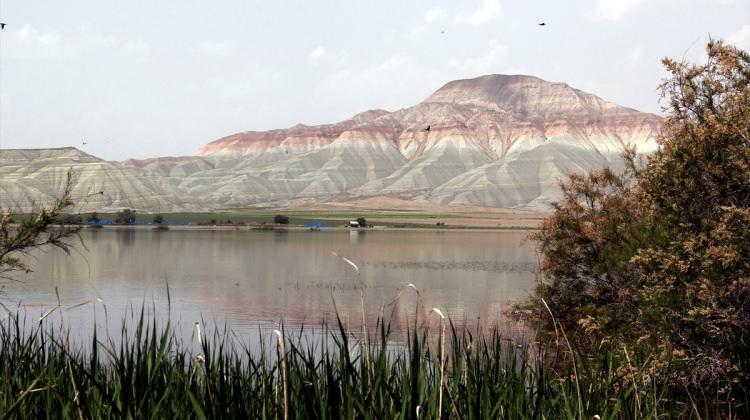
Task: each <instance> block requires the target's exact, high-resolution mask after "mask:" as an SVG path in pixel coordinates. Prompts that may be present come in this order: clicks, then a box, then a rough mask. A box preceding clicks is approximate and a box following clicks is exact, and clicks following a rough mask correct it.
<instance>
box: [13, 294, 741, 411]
mask: <svg viewBox="0 0 750 420" xmlns="http://www.w3.org/2000/svg"><path fill="white" fill-rule="evenodd" d="M436 313H438V315H442V313H440V312H438V311H436ZM135 315H136V316H135V323H134V324H128V323H126V322H125V321H123V323H122V326H121V328H120V331H119V335H117V337H116V338H117V339H116V340H115V339H114V338H115V337H114V335H113V336H109V335H108V337H106V338H102V337H99V336H97V335H96V330H95V331H94V334H93V338H92V340H91V341H90V342H87V343H86V344H79V345H73V344H71V343H70V342H69V337H70V336H71V334H70V331H69V330H67V329H65V328H64V327H61V326H59V325H58V324H52V323H51V318H52V316H47V317H46V318H45V319H42V320H41V322H40V321H39V319H38V318H37V317H34V318H28V319H27V318H25V317H24V315H21V314H9V315H8V316H7V318H5V320H3V321H2V323H0V412H1V413H2V417H3V418H41V417H61V418H105V417H123V418H124V417H129V418H147V417H159V418H166V417H169V418H266V419H271V418H279V419H281V418H348V419H350V418H395V419H412V418H417V417H418V418H422V419H425V418H433V419H434V418H459V419H485V418H514V419H515V418H556V419H581V418H583V419H590V418H593V417H594V416H599V418H601V419H628V418H653V419H656V418H659V419H669V418H691V417H693V418H698V417H703V418H706V417H710V418H721V417H725V418H747V417H748V416H750V412H749V411H748V401H747V399H746V400H745V401H740V402H736V401H735V403H734V405H733V406H732V409H731V410H732V411H730V410H729V409H722V410H718V409H716V407H719V406H720V404H717V402H716V401H707V402H706V401H699V400H696V401H695V402H694V403H691V402H690V401H682V400H681V399H680V398H676V397H675V396H674V395H669V394H668V388H669V387H668V386H666V385H665V384H656V383H652V384H648V386H636V384H635V383H633V382H632V381H631V380H629V379H627V378H628V377H626V376H625V375H624V374H622V373H621V372H623V371H630V370H632V368H633V367H634V366H635V367H637V366H638V364H637V363H635V361H633V365H631V366H625V365H623V364H622V363H621V362H620V361H621V360H625V359H624V357H623V355H622V354H620V353H619V350H617V349H613V348H608V347H607V346H602V350H601V352H600V354H597V355H596V356H595V357H593V358H592V357H589V358H582V357H581V356H580V355H578V354H575V353H574V352H572V351H571V353H570V354H568V355H567V356H566V357H567V359H568V360H569V362H568V363H556V364H555V365H554V366H551V365H550V364H549V363H547V362H546V361H548V360H549V359H550V357H549V356H550V355H549V354H548V352H549V351H552V347H546V346H544V345H534V346H531V345H529V346H521V348H519V345H518V344H517V343H514V342H512V341H510V340H508V339H506V338H505V337H504V336H503V335H502V334H501V330H500V328H498V327H491V328H486V329H482V328H480V327H476V328H472V329H470V328H469V327H466V326H459V325H458V324H456V323H454V322H453V321H451V320H450V319H449V318H447V317H446V319H443V317H442V316H441V317H440V336H439V337H438V343H439V344H438V352H437V354H435V352H434V351H431V350H430V349H431V344H432V341H433V340H432V338H431V337H430V334H429V331H428V330H427V328H424V327H421V326H420V324H419V320H418V319H414V321H413V323H410V326H409V331H408V335H407V337H408V340H407V341H403V340H401V339H400V338H401V337H402V336H401V334H393V333H392V331H391V326H390V324H389V323H388V322H387V321H386V320H384V319H383V318H382V316H381V317H379V319H378V320H377V324H376V328H375V329H374V330H371V331H370V332H369V335H370V341H369V342H368V343H369V344H368V345H367V347H369V348H368V349H367V351H365V349H364V348H363V346H364V345H365V344H364V341H363V339H362V337H360V336H359V334H360V333H359V331H358V330H357V329H354V330H353V331H350V330H348V329H346V328H345V327H344V323H343V322H342V321H341V319H340V318H337V319H336V322H335V324H334V325H332V326H328V325H323V326H322V327H321V328H322V329H323V332H322V333H321V334H317V335H310V334H306V331H305V330H304V328H299V329H295V330H291V331H292V333H291V334H287V333H285V331H286V329H287V328H288V327H286V326H282V327H281V328H280V329H279V331H278V333H277V335H274V334H273V333H268V332H263V331H259V332H258V334H261V335H264V336H265V337H262V338H263V340H261V343H265V342H268V341H269V340H271V339H275V341H276V343H277V344H276V346H275V348H270V349H267V348H265V344H262V345H261V348H260V349H255V350H251V349H250V347H249V346H248V345H247V344H246V343H243V342H242V339H241V338H240V337H238V336H237V335H235V334H232V332H231V331H229V330H227V329H226V328H225V329H223V330H222V329H220V328H214V330H213V331H209V330H206V329H205V328H201V324H198V325H197V326H196V331H195V338H194V340H195V341H184V340H182V339H180V338H179V336H178V334H177V333H176V331H175V329H174V328H173V326H172V325H171V324H170V322H168V321H166V322H164V323H163V324H159V323H158V322H157V321H155V320H154V319H151V317H150V316H149V315H148V314H147V313H146V311H145V310H144V309H143V308H142V309H141V310H140V313H136V314H135ZM128 325H130V326H128ZM396 337H398V339H397V338H396ZM193 343H195V344H193ZM196 347H197V350H196ZM555 348H556V347H555ZM574 348H575V347H572V349H574ZM365 354H367V355H368V357H369V360H365V358H364V357H365ZM632 357H633V356H632V355H631V356H630V357H629V359H632ZM571 359H575V361H576V363H575V364H573V363H572V360H571ZM623 363H625V362H623ZM628 363H629V362H628ZM574 368H575V370H574ZM625 368H627V369H625ZM642 377H643V378H646V377H648V376H647V375H645V374H644V375H643V376H642ZM642 384H643V383H641V385H642ZM686 398H687V397H686ZM725 408H726V406H725Z"/></svg>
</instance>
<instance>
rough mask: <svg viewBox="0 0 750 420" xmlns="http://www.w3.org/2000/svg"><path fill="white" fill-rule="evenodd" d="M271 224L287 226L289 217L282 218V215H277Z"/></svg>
mask: <svg viewBox="0 0 750 420" xmlns="http://www.w3.org/2000/svg"><path fill="white" fill-rule="evenodd" d="M273 222H274V223H276V224H277V225H288V224H289V217H288V216H284V215H282V214H277V215H276V216H274V217H273Z"/></svg>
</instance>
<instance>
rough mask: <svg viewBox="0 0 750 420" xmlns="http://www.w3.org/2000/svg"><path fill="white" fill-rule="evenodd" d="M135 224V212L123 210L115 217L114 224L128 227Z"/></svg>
mask: <svg viewBox="0 0 750 420" xmlns="http://www.w3.org/2000/svg"><path fill="white" fill-rule="evenodd" d="M133 222H135V210H130V209H124V210H121V211H118V212H117V214H116V215H115V223H117V224H121V225H129V224H132V223H133Z"/></svg>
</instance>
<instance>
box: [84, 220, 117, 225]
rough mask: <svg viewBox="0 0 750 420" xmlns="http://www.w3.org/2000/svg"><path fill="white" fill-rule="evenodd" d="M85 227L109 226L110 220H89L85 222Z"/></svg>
mask: <svg viewBox="0 0 750 420" xmlns="http://www.w3.org/2000/svg"><path fill="white" fill-rule="evenodd" d="M86 224H87V225H111V224H112V221H111V220H89V221H88V222H86Z"/></svg>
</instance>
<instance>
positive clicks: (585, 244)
mask: <svg viewBox="0 0 750 420" xmlns="http://www.w3.org/2000/svg"><path fill="white" fill-rule="evenodd" d="M707 50H708V62H707V63H706V64H705V65H689V64H686V63H681V62H675V61H672V60H669V59H665V60H664V64H665V66H666V67H667V69H668V71H669V72H670V73H671V78H670V79H668V80H666V81H664V82H663V84H662V85H661V90H662V93H663V95H664V96H665V97H666V98H667V100H668V103H669V109H670V114H669V116H668V118H667V119H666V121H665V124H664V128H663V132H662V137H661V139H660V143H661V148H660V150H659V151H658V152H657V153H656V154H654V155H653V156H651V157H650V158H648V160H647V162H646V164H645V166H644V167H642V168H639V166H638V165H636V163H635V157H634V156H635V155H634V153H633V151H632V150H630V151H628V152H627V153H626V158H627V159H628V161H629V162H630V165H629V166H628V170H627V171H626V172H625V173H624V174H615V173H613V172H612V171H611V170H609V169H604V170H600V171H595V172H592V173H590V174H588V175H585V176H584V175H572V176H571V177H570V179H569V180H568V181H567V182H566V183H564V185H562V189H563V193H564V198H563V200H562V201H561V202H560V203H558V204H556V205H555V207H554V209H555V212H554V214H553V215H552V216H551V217H550V218H549V219H547V220H546V221H545V222H544V224H543V226H542V228H541V230H540V231H539V233H538V234H536V235H534V237H535V238H536V239H537V240H538V241H539V243H540V247H541V252H542V257H543V258H542V270H543V275H544V279H543V280H544V281H543V283H542V284H541V285H540V286H539V287H538V289H537V293H536V295H537V297H540V298H542V299H544V300H543V301H541V300H537V301H536V303H535V305H537V306H538V308H539V309H540V310H542V311H543V313H546V312H551V313H552V314H554V316H555V317H556V321H557V323H556V322H555V321H554V320H552V319H551V318H546V317H545V318H540V320H539V321H540V323H541V325H542V326H543V327H544V328H545V329H546V330H547V331H548V332H550V333H555V332H557V327H558V326H562V327H563V330H564V331H567V332H568V333H569V334H570V335H572V336H573V338H574V341H575V343H576V345H578V346H581V347H582V348H583V349H588V350H589V351H594V350H595V349H596V347H597V346H598V345H600V343H601V342H602V341H609V342H615V343H619V344H621V345H622V346H624V347H626V348H630V349H631V350H632V351H633V353H634V355H636V356H638V355H640V356H641V357H642V360H644V361H645V362H644V363H645V364H646V365H647V367H648V370H649V376H650V377H651V378H655V379H658V380H666V375H667V372H668V370H672V371H673V372H674V373H675V374H676V379H677V380H676V381H674V389H675V390H676V391H677V392H682V393H684V392H685V390H687V391H689V392H690V393H691V395H693V396H696V395H706V394H707V393H708V392H709V391H707V390H712V391H711V392H713V393H714V395H720V396H722V397H723V398H726V399H729V398H732V396H738V395H740V394H743V393H746V392H748V390H747V385H748V384H747V378H748V377H750V341H748V340H747V338H746V337H747V333H748V331H750V140H749V139H750V56H748V54H747V53H746V52H743V51H739V50H737V49H735V48H733V47H730V46H724V45H722V44H721V43H719V42H710V43H709V45H708V48H707Z"/></svg>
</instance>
